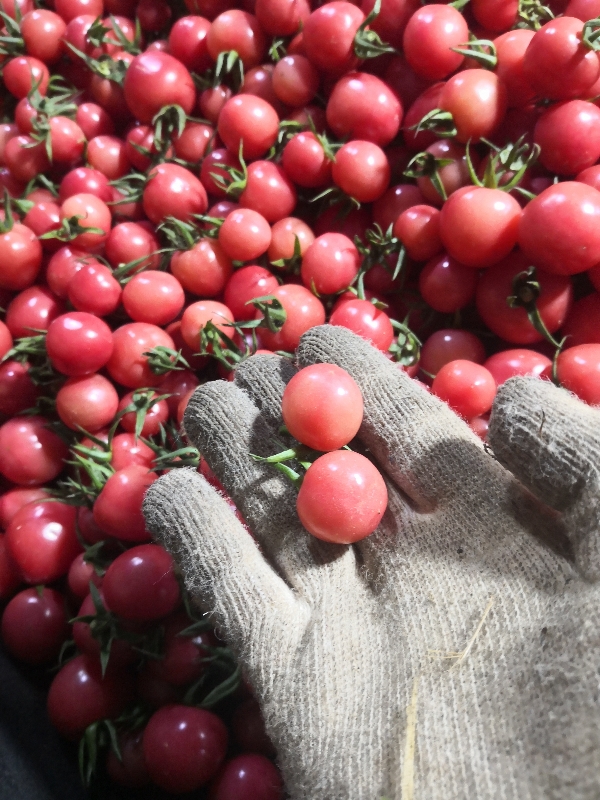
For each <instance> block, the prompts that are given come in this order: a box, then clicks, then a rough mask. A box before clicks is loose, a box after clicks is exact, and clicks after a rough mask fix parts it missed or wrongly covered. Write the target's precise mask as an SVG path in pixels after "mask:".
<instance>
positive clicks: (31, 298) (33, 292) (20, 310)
mask: <svg viewBox="0 0 600 800" xmlns="http://www.w3.org/2000/svg"><path fill="white" fill-rule="evenodd" d="M63 310H64V306H63V304H62V303H61V302H60V300H59V299H58V298H57V297H55V296H54V294H53V293H52V292H51V291H50V290H49V289H47V288H46V287H45V286H39V285H36V286H30V287H29V289H24V290H23V291H22V292H20V293H19V294H18V295H17V296H16V297H15V298H14V299H13V300H11V302H10V304H9V306H8V308H7V310H6V326H7V328H8V330H9V331H10V333H11V334H12V336H13V337H14V338H15V339H18V338H20V337H22V336H32V335H33V334H34V331H43V330H48V326H49V325H50V324H51V322H52V320H53V319H56V317H57V316H58V315H59V314H61V313H62V311H63ZM0 349H1V348H0Z"/></svg>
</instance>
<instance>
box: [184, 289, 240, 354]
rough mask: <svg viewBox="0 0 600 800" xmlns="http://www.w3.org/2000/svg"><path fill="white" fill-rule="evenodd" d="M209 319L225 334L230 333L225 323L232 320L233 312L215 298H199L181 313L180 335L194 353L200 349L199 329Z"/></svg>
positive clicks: (230, 330)
mask: <svg viewBox="0 0 600 800" xmlns="http://www.w3.org/2000/svg"><path fill="white" fill-rule="evenodd" d="M209 321H210V322H212V323H213V325H215V327H216V328H218V329H219V330H222V331H223V332H224V333H225V334H227V335H230V334H231V333H232V329H231V328H228V327H227V323H229V322H233V314H232V313H231V310H230V309H229V308H227V306H226V305H224V304H223V303H219V302H217V301H216V300H199V301H198V302H196V303H191V304H190V305H189V306H188V307H187V308H186V310H185V311H184V313H183V317H182V318H181V335H182V337H183V340H184V341H185V343H186V344H187V345H188V347H190V348H191V349H192V351H193V352H195V353H197V352H198V351H199V349H200V331H201V329H202V328H203V327H204V326H205V325H206V323H207V322H209Z"/></svg>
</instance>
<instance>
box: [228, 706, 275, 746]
mask: <svg viewBox="0 0 600 800" xmlns="http://www.w3.org/2000/svg"><path fill="white" fill-rule="evenodd" d="M231 730H232V733H233V736H234V738H235V741H236V743H237V744H238V746H239V747H240V748H241V749H242V751H243V752H245V753H262V754H263V755H264V756H272V755H274V754H275V748H274V747H273V742H272V741H271V740H270V739H269V737H268V735H267V732H266V730H265V721H264V719H263V716H262V713H261V710H260V706H259V704H258V701H257V700H256V699H255V698H254V697H249V698H248V699H247V700H244V701H243V702H242V703H240V705H239V706H238V707H237V708H236V710H235V711H234V712H233V716H232V718H231Z"/></svg>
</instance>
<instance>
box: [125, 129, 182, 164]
mask: <svg viewBox="0 0 600 800" xmlns="http://www.w3.org/2000/svg"><path fill="white" fill-rule="evenodd" d="M157 152H158V151H157V149H156V145H155V144H154V129H153V128H152V126H151V125H134V127H133V128H131V129H130V130H129V131H128V132H127V135H126V137H125V153H126V155H127V158H128V159H129V161H130V162H131V163H132V164H133V166H134V167H136V169H139V170H144V171H146V170H148V168H149V167H150V165H151V163H152V157H153V156H156V154H157ZM167 155H168V156H172V151H171V148H169V149H168V150H167Z"/></svg>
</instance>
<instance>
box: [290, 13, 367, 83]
mask: <svg viewBox="0 0 600 800" xmlns="http://www.w3.org/2000/svg"><path fill="white" fill-rule="evenodd" d="M364 20H365V15H364V14H363V13H362V11H361V10H360V9H359V8H357V7H356V6H355V5H353V4H352V3H348V2H344V0H333V2H331V3H326V4H325V5H323V6H321V7H320V8H317V9H316V10H315V11H313V12H312V13H311V14H310V16H309V17H308V19H307V20H306V22H305V23H304V28H303V30H302V43H303V45H304V49H305V51H306V55H307V56H308V57H309V59H310V60H311V61H312V63H313V64H314V65H315V67H317V69H320V70H326V71H327V72H330V73H333V74H339V75H341V74H342V73H344V72H347V71H348V70H350V69H353V68H354V67H355V66H356V65H357V64H358V61H359V59H358V58H357V56H356V55H355V54H354V37H355V36H356V34H357V32H358V29H359V27H360V26H361V25H362V23H363V22H364Z"/></svg>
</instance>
